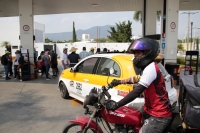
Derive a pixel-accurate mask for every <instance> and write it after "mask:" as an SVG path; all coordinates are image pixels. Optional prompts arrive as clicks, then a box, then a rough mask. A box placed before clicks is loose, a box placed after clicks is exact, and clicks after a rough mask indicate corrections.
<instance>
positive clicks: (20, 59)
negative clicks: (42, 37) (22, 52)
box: [18, 56, 24, 65]
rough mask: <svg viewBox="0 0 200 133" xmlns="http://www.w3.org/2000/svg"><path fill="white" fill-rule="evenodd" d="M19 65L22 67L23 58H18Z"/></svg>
mask: <svg viewBox="0 0 200 133" xmlns="http://www.w3.org/2000/svg"><path fill="white" fill-rule="evenodd" d="M18 63H19V65H23V63H24V56H20V57H19V60H18Z"/></svg>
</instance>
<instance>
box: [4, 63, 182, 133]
mask: <svg viewBox="0 0 200 133" xmlns="http://www.w3.org/2000/svg"><path fill="white" fill-rule="evenodd" d="M59 69H60V71H62V70H61V66H60V65H59ZM50 74H51V73H50ZM182 74H183V72H181V75H182ZM3 76H4V67H3V66H2V65H0V133H47V132H48V133H61V132H62V131H63V129H64V127H65V126H66V125H68V124H69V123H68V120H70V119H75V117H76V116H79V115H84V109H83V108H82V103H80V102H78V101H76V100H74V99H69V100H65V99H62V98H61V96H60V92H59V90H58V87H57V83H58V77H56V78H52V79H51V80H49V81H47V80H46V79H45V77H42V78H41V77H39V78H37V79H32V80H30V81H22V82H20V81H19V80H16V79H14V78H13V77H11V78H12V79H11V80H5V78H4V77H3ZM176 88H177V89H178V88H179V86H176Z"/></svg>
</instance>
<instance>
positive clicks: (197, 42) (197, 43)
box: [196, 37, 199, 50]
mask: <svg viewBox="0 0 200 133" xmlns="http://www.w3.org/2000/svg"><path fill="white" fill-rule="evenodd" d="M196 45H197V47H196V49H197V50H199V37H198V38H196Z"/></svg>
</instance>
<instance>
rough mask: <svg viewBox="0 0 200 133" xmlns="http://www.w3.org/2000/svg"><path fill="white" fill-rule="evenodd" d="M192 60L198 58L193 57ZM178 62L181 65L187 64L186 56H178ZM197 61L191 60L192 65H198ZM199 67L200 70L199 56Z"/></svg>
mask: <svg viewBox="0 0 200 133" xmlns="http://www.w3.org/2000/svg"><path fill="white" fill-rule="evenodd" d="M192 60H196V59H192ZM177 63H178V64H180V65H183V66H185V57H178V58H177ZM186 63H189V62H186ZM196 63H197V62H196V61H192V62H191V66H192V67H196ZM186 65H187V66H189V64H186ZM198 67H199V70H200V58H199V63H198Z"/></svg>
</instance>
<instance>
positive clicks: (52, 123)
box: [0, 65, 84, 133]
mask: <svg viewBox="0 0 200 133" xmlns="http://www.w3.org/2000/svg"><path fill="white" fill-rule="evenodd" d="M59 69H61V67H59ZM3 72H4V69H3V66H2V65H0V133H61V132H62V130H63V129H64V127H65V126H66V125H67V124H68V120H70V119H75V117H76V116H78V115H84V110H83V108H82V103H79V102H77V101H76V100H73V99H70V100H65V99H62V98H61V96H60V92H59V90H58V87H57V83H58V77H56V78H52V79H51V80H49V81H46V79H45V77H43V78H41V77H39V78H38V79H32V80H30V81H22V82H20V81H19V80H16V79H14V78H13V77H11V80H5V78H4V77H2V76H3V75H4V73H3Z"/></svg>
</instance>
